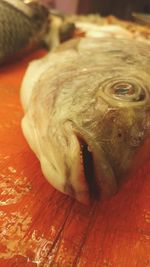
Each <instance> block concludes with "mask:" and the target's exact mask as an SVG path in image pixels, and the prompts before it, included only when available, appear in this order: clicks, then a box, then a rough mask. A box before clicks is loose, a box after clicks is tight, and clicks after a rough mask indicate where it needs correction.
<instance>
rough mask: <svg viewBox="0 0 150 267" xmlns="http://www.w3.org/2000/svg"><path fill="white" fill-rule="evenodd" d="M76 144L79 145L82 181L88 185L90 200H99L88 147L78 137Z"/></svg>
mask: <svg viewBox="0 0 150 267" xmlns="http://www.w3.org/2000/svg"><path fill="white" fill-rule="evenodd" d="M78 142H79V145H80V159H81V165H82V169H83V174H84V179H85V181H86V183H87V185H88V190H89V195H90V198H92V199H99V198H100V188H99V186H98V184H97V182H96V173H95V166H94V157H93V153H92V152H91V151H90V148H89V145H88V143H87V142H86V141H85V139H83V138H81V137H78Z"/></svg>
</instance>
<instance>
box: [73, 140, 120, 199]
mask: <svg viewBox="0 0 150 267" xmlns="http://www.w3.org/2000/svg"><path fill="white" fill-rule="evenodd" d="M77 139H78V142H79V146H80V158H81V168H82V170H83V173H84V179H85V182H86V183H87V186H88V190H89V197H90V199H96V200H99V199H105V198H108V197H110V196H112V195H114V194H115V193H116V192H117V191H118V184H117V179H116V177H115V175H114V172H113V169H112V167H111V166H110V164H109V162H108V161H107V159H106V157H105V155H104V152H103V151H102V149H101V148H100V147H98V148H97V146H96V145H93V143H94V142H91V141H89V140H87V138H85V137H83V136H81V135H78V136H77ZM84 146H86V149H85V150H86V153H88V156H90V157H91V160H92V162H90V166H89V167H88V168H87V170H89V171H90V168H91V167H92V168H93V170H92V177H87V173H86V170H85V168H86V167H85V165H86V155H84ZM97 163H98V164H97ZM90 178H92V179H90Z"/></svg>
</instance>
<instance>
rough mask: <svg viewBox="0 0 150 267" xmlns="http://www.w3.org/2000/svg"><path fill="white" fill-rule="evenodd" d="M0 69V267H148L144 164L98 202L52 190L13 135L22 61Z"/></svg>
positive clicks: (149, 197)
mask: <svg viewBox="0 0 150 267" xmlns="http://www.w3.org/2000/svg"><path fill="white" fill-rule="evenodd" d="M43 54H44V52H43V51H39V52H38V53H35V54H33V55H32V56H30V57H28V58H26V59H24V60H21V61H20V62H17V63H15V64H14V65H13V64H11V65H9V66H5V67H3V68H2V67H1V69H0V240H1V241H0V267H6V266H7V267H12V266H13V267H14V266H15V267H16V266H18V267H25V266H27V267H33V266H39V267H49V266H52V267H72V266H73V267H74V266H77V267H127V266H128V267H149V266H150V162H148V163H147V164H146V165H144V166H142V168H141V169H140V170H139V171H138V173H136V175H134V176H132V177H130V179H129V180H128V182H126V183H125V184H124V186H123V188H122V189H121V191H120V192H119V193H118V194H117V195H116V196H114V197H113V198H111V199H110V200H107V201H104V202H103V203H101V202H100V203H99V202H94V203H92V204H91V206H82V205H81V204H79V203H78V202H76V201H74V200H72V199H71V198H69V197H67V196H65V195H63V194H61V193H59V192H58V191H56V190H55V189H53V188H52V187H51V185H50V184H48V182H47V181H46V179H45V178H44V177H43V175H42V173H41V170H40V165H39V162H38V160H37V159H36V157H35V155H34V154H33V153H32V151H31V150H30V149H29V147H28V145H27V143H26V141H25V139H24V137H23V135H22V132H21V128H20V122H21V118H22V116H23V112H22V109H21V105H20V100H19V88H20V84H21V80H22V77H23V75H24V72H25V70H26V67H27V65H28V62H29V61H30V60H31V59H33V58H36V57H40V56H42V55H43Z"/></svg>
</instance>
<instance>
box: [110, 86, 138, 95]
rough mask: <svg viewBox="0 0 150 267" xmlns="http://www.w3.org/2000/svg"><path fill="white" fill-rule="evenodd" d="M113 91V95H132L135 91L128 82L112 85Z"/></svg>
mask: <svg viewBox="0 0 150 267" xmlns="http://www.w3.org/2000/svg"><path fill="white" fill-rule="evenodd" d="M112 89H113V93H114V94H115V95H118V96H119V95H121V96H122V95H133V94H134V93H135V89H134V87H133V86H132V84H129V83H119V84H115V85H114V86H113V88H112Z"/></svg>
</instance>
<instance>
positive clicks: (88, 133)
mask: <svg viewBox="0 0 150 267" xmlns="http://www.w3.org/2000/svg"><path fill="white" fill-rule="evenodd" d="M149 48H150V46H149V44H147V43H144V42H140V41H134V40H131V39H125V40H122V39H118V40H116V39H114V38H108V39H107V38H97V39H96V38H93V39H92V38H89V39H88V38H87V39H86V38H85V39H84V38H83V39H82V38H81V39H76V40H73V41H69V42H67V43H66V44H64V46H61V47H60V49H59V50H57V51H55V52H54V53H52V54H50V55H48V56H47V58H45V59H42V60H41V61H38V63H37V69H38V75H37V76H38V77H36V82H35V85H34V86H33V91H32V94H31V97H30V101H28V102H29V105H26V115H25V118H24V119H23V130H24V133H25V136H26V138H27V140H29V139H30V138H31V129H33V128H34V132H35V129H37V130H36V138H35V137H34V138H33V139H34V140H32V141H31V142H30V141H29V143H30V144H31V147H32V149H33V150H34V152H35V153H36V154H37V155H38V158H39V159H40V161H41V162H42V163H41V166H42V170H43V173H44V175H45V176H46V177H47V179H48V180H49V181H50V183H52V184H53V185H54V186H55V187H56V188H57V189H59V190H60V191H62V192H64V193H66V194H69V195H71V196H73V197H74V198H76V199H77V200H78V201H80V202H82V203H88V202H89V200H90V199H91V198H104V197H106V196H110V195H112V194H114V193H116V192H117V191H118V188H119V186H120V184H121V182H122V181H123V180H124V178H125V177H127V176H128V174H129V173H130V172H132V169H135V170H136V169H137V168H138V167H139V165H140V164H141V165H142V164H143V163H144V161H145V160H146V159H147V158H148V157H149V151H150V141H149V140H150V80H149V74H150V72H149V71H150V70H149V66H150V58H149V56H148V53H149ZM33 64H34V63H33ZM33 66H34V70H33V69H32V71H31V69H30V70H29V71H28V74H31V76H32V74H33V73H35V72H36V71H35V64H34V65H33ZM39 77H40V79H39ZM27 78H28V79H27V80H30V79H29V76H28V77H27ZM32 79H33V77H32ZM26 87H28V88H29V85H26ZM23 90H24V91H26V90H25V89H23ZM24 94H25V93H24ZM23 98H24V97H23V95H22V99H23ZM28 98H29V97H28ZM22 102H24V100H23V101H22ZM33 103H34V104H33ZM31 121H32V124H31V125H30V127H28V128H29V130H28V131H27V130H26V128H27V125H29V122H30V123H31ZM37 133H38V134H37ZM35 140H38V141H37V142H38V145H35V146H34V145H33V143H35ZM145 144H146V145H145ZM143 147H144V149H143ZM37 150H38V151H37ZM41 151H42V152H41ZM42 153H43V154H44V156H43V155H42V156H41V154H42ZM141 153H142V154H141ZM140 156H141V157H140ZM43 159H44V160H43ZM50 166H51V167H50ZM54 170H55V171H54Z"/></svg>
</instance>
